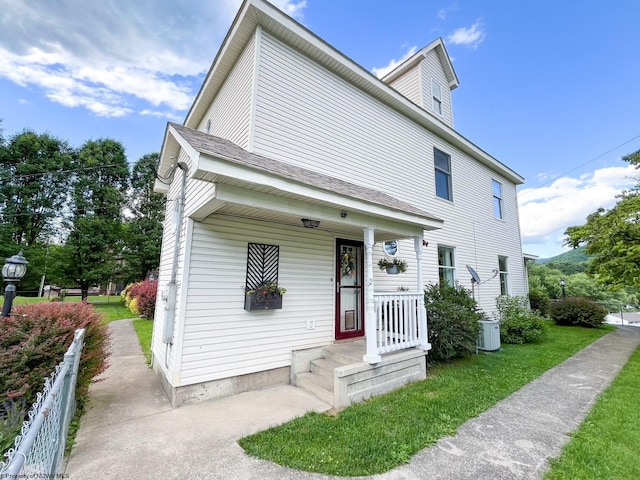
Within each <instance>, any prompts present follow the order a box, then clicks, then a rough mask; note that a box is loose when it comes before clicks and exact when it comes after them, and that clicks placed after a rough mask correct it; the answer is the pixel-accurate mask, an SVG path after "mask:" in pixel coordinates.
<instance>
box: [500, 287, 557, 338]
mask: <svg viewBox="0 0 640 480" xmlns="http://www.w3.org/2000/svg"><path fill="white" fill-rule="evenodd" d="M496 317H497V319H498V320H500V341H501V342H502V343H512V344H523V343H529V342H535V341H536V340H538V339H539V338H540V337H542V336H543V335H544V334H545V333H546V328H545V327H546V326H545V323H544V320H543V319H542V318H540V317H539V316H538V315H535V314H533V313H531V312H530V311H529V307H528V305H527V299H526V298H525V297H510V296H508V295H500V296H499V297H498V298H497V299H496Z"/></svg>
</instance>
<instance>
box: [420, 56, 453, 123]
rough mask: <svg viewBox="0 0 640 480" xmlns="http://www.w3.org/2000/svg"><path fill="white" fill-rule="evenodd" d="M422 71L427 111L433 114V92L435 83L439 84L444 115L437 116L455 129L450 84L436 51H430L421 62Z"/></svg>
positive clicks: (424, 101) (424, 100)
mask: <svg viewBox="0 0 640 480" xmlns="http://www.w3.org/2000/svg"><path fill="white" fill-rule="evenodd" d="M420 67H421V69H422V72H421V73H422V82H423V85H424V86H423V89H422V90H423V95H424V98H423V100H422V102H423V104H424V105H425V110H427V111H430V112H433V98H434V96H435V92H434V91H433V83H434V82H435V83H437V85H438V86H440V102H441V108H442V113H441V114H439V115H436V116H437V117H438V118H440V119H441V120H442V121H443V122H445V123H446V124H447V125H449V126H451V127H453V108H452V104H451V91H450V90H449V82H448V81H447V77H446V75H445V73H444V70H443V69H442V63H440V59H439V58H438V54H437V53H436V51H435V50H430V51H429V52H427V53H426V55H425V59H424V60H423V61H422V62H420Z"/></svg>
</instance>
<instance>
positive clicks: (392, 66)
mask: <svg viewBox="0 0 640 480" xmlns="http://www.w3.org/2000/svg"><path fill="white" fill-rule="evenodd" d="M417 51H418V47H416V46H413V47H411V48H410V49H409V51H408V52H407V53H405V54H404V55H402V57H400V58H399V59H398V60H394V59H392V60H391V61H390V62H389V63H388V64H387V65H386V66H384V67H380V68H377V67H373V68H372V69H371V72H372V73H373V74H374V75H375V76H376V77H378V78H382V77H384V76H385V75H386V74H387V73H389V72H391V71H392V70H393V69H395V68H396V67H397V66H398V65H400V64H401V63H402V62H404V61H405V60H407V59H408V58H411V57H412V56H413V55H415V53H416V52H417Z"/></svg>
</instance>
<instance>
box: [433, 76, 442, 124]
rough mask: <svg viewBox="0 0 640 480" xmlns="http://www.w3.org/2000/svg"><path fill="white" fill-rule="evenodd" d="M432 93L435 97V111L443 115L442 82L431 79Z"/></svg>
mask: <svg viewBox="0 0 640 480" xmlns="http://www.w3.org/2000/svg"><path fill="white" fill-rule="evenodd" d="M431 95H432V97H433V111H434V112H436V113H437V114H438V115H442V90H441V89H440V84H439V83H438V82H436V81H435V80H433V79H431Z"/></svg>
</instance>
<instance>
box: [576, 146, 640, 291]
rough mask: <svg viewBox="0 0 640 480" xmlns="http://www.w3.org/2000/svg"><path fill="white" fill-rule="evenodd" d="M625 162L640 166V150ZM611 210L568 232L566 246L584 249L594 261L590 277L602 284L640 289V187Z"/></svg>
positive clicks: (589, 269)
mask: <svg viewBox="0 0 640 480" xmlns="http://www.w3.org/2000/svg"><path fill="white" fill-rule="evenodd" d="M623 159H624V160H625V161H627V162H629V163H631V164H633V165H635V166H636V168H637V167H638V166H640V150H638V151H637V152H635V153H633V154H630V155H627V156H626V157H624V158H623ZM618 198H619V201H618V203H617V204H616V205H615V207H613V208H612V209H611V210H605V209H603V208H600V209H598V210H597V211H596V212H594V213H592V214H591V215H589V216H588V217H587V223H586V224H584V225H581V226H573V227H569V228H567V230H566V231H565V235H566V238H565V242H566V244H567V245H570V246H572V247H574V248H575V247H578V246H580V245H584V246H585V247H586V248H585V252H586V253H587V254H589V255H593V256H594V258H593V260H592V261H591V263H590V264H589V266H588V267H587V273H589V274H592V275H595V274H597V276H598V279H599V281H601V282H603V283H605V284H608V285H612V286H618V287H624V286H633V287H636V288H640V275H638V271H639V268H640V184H638V185H636V186H635V187H634V188H633V189H632V190H629V191H625V192H623V193H622V194H621V195H619V197H618Z"/></svg>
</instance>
